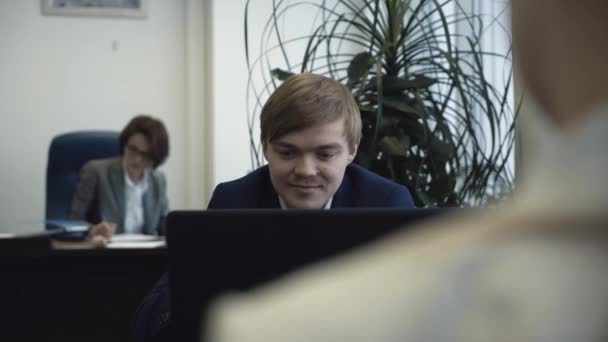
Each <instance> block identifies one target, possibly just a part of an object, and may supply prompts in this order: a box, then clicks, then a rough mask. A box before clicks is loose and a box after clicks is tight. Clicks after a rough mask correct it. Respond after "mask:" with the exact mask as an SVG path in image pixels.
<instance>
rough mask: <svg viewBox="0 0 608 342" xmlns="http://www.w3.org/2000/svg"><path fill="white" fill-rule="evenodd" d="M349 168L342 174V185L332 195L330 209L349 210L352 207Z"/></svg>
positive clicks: (351, 186) (352, 198) (352, 196)
mask: <svg viewBox="0 0 608 342" xmlns="http://www.w3.org/2000/svg"><path fill="white" fill-rule="evenodd" d="M350 168H351V166H350V165H349V166H347V167H346V171H345V172H344V178H342V183H341V184H340V187H338V190H336V193H335V194H334V198H333V200H332V201H331V207H332V208H350V207H353V206H354V203H353V201H354V198H355V197H354V194H353V185H352V178H351V176H350V172H349V170H350Z"/></svg>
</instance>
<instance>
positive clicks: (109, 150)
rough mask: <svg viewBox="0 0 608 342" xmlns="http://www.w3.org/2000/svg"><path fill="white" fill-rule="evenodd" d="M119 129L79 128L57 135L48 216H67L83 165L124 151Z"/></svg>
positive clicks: (52, 150) (48, 180) (48, 171)
mask: <svg viewBox="0 0 608 342" xmlns="http://www.w3.org/2000/svg"><path fill="white" fill-rule="evenodd" d="M119 134H120V133H119V132H113V131H76V132H70V133H64V134H60V135H57V136H55V137H54V138H53V140H52V141H51V146H50V147H49V161H48V164H47V169H46V219H47V220H48V219H67V218H68V217H69V215H70V208H71V205H72V197H73V196H74V192H75V191H76V185H77V184H78V176H79V173H80V169H81V168H82V166H83V165H84V164H85V163H86V162H87V161H89V160H92V159H102V158H110V157H113V156H117V155H119V154H120V144H119V141H118V137H119Z"/></svg>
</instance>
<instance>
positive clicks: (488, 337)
mask: <svg viewBox="0 0 608 342" xmlns="http://www.w3.org/2000/svg"><path fill="white" fill-rule="evenodd" d="M511 5H512V29H513V42H514V49H513V51H514V52H515V54H516V58H515V63H516V66H517V67H518V68H519V69H520V70H521V72H522V75H523V78H524V80H525V82H526V83H527V85H528V87H529V90H530V92H531V94H532V95H534V96H535V97H536V99H537V100H538V102H539V103H540V104H541V105H542V106H543V107H544V110H545V111H546V112H547V113H548V116H549V117H550V119H551V120H549V121H550V122H551V126H547V128H546V129H547V130H548V131H549V132H550V134H549V135H550V136H551V141H548V142H547V144H546V145H545V146H543V147H542V148H543V150H541V151H540V153H539V156H538V158H537V160H535V161H534V162H531V163H529V164H527V165H524V167H525V168H527V169H525V170H524V171H525V172H524V175H525V178H524V179H522V182H521V183H520V184H519V186H518V189H517V191H516V193H515V194H514V195H513V197H512V198H511V200H509V201H508V202H507V203H505V204H504V205H503V207H501V208H499V209H497V210H490V209H486V210H484V211H480V212H478V213H475V214H467V216H446V217H442V218H439V219H437V220H434V221H429V222H427V223H425V224H423V229H418V230H417V231H416V232H415V233H414V234H407V235H406V234H401V233H397V234H394V235H392V236H390V237H389V238H387V239H384V240H383V241H379V242H376V243H373V244H371V245H368V246H366V247H364V248H361V249H359V250H357V251H355V252H354V253H351V254H347V255H344V256H341V257H338V258H334V259H331V260H329V261H326V262H325V263H322V264H319V265H316V266H313V267H309V268H306V269H304V270H301V271H298V272H296V273H293V274H291V275H288V276H286V277H284V278H283V279H280V280H279V281H276V282H273V283H271V284H269V285H266V286H264V287H261V288H259V289H256V290H253V291H250V292H245V293H240V294H237V293H235V294H227V295H225V296H223V297H221V298H219V299H218V300H216V301H215V303H214V304H213V305H212V306H211V307H210V309H209V313H208V315H207V316H208V320H207V321H206V324H207V325H206V327H205V329H204V330H205V332H206V335H205V338H206V341H212V342H241V341H250V342H262V341H263V342H278V341H281V342H283V341H290V342H294V341H316V342H324V341H332V342H335V341H351V342H352V341H374V342H379V341H433V342H437V341H546V342H555V341H578V342H583V341H606V340H608V324H606V323H607V322H608V272H606V264H608V243H607V241H608V237H607V234H606V233H607V231H608V183H607V182H606V177H605V175H606V170H608V134H607V133H606V132H608V87H607V86H606V81H607V80H608V62H607V61H608V20H606V18H607V17H608V2H606V1H603V0H581V1H576V2H575V1H569V0H551V1H550V0H536V1H529V0H512V2H511ZM410 232H411V231H410Z"/></svg>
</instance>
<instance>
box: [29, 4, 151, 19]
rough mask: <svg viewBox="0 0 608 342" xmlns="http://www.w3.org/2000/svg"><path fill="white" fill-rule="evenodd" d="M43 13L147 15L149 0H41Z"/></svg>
mask: <svg viewBox="0 0 608 342" xmlns="http://www.w3.org/2000/svg"><path fill="white" fill-rule="evenodd" d="M41 1H42V14H44V15H69V16H93V17H131V18H145V17H146V16H147V14H148V13H147V12H148V11H147V10H148V8H147V0H41Z"/></svg>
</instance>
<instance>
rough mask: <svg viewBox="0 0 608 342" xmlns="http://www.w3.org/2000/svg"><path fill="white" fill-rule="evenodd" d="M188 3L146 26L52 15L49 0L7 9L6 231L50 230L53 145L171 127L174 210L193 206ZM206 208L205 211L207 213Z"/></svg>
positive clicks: (2, 48) (3, 7) (7, 0)
mask: <svg viewBox="0 0 608 342" xmlns="http://www.w3.org/2000/svg"><path fill="white" fill-rule="evenodd" d="M184 44H185V43H184V2H183V1H177V0H171V1H165V0H150V1H149V15H148V18H146V19H144V20H137V19H116V18H91V17H59V16H42V15H41V14H40V1H39V0H25V1H24V0H2V1H0V75H2V77H0V127H2V134H0V165H2V167H1V171H0V189H2V190H1V192H0V203H1V204H0V232H1V231H7V230H10V229H11V228H10V227H11V225H13V224H14V223H15V222H28V221H30V222H31V221H40V220H42V219H43V217H44V210H45V204H44V202H45V200H44V197H45V183H46V182H45V168H46V162H47V149H48V145H49V142H50V140H51V138H52V137H53V136H54V135H56V134H58V133H62V132H66V131H71V130H80V129H111V130H120V129H122V128H123V127H124V125H125V124H126V123H127V121H128V120H129V119H130V118H131V117H132V116H133V115H135V114H138V113H150V114H153V115H155V116H157V117H159V118H161V119H162V120H163V121H164V122H165V124H166V125H167V128H168V130H169V134H170V139H171V154H170V157H169V159H168V161H167V163H166V165H165V166H163V170H164V171H165V173H166V174H167V178H168V182H169V200H170V203H171V207H172V208H181V207H184V206H185V195H184V193H185V191H184V189H185V188H186V185H187V184H185V182H184V177H183V174H184V159H185V156H184V153H183V151H184V144H185V143H184V138H183V131H184V125H185V123H184V106H185V103H184V93H185V75H184V74H185V72H184V70H185V68H184V49H185V48H184ZM202 206H203V204H202V203H201V207H202Z"/></svg>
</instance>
